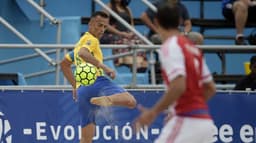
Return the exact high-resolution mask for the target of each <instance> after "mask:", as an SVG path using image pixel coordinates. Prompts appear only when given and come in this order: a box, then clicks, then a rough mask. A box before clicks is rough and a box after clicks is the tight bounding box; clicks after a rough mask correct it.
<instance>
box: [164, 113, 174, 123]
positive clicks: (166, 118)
mask: <svg viewBox="0 0 256 143" xmlns="http://www.w3.org/2000/svg"><path fill="white" fill-rule="evenodd" d="M172 117H173V114H172V113H167V115H166V117H165V118H164V124H166V123H167V122H168V121H169V120H171V119H172Z"/></svg>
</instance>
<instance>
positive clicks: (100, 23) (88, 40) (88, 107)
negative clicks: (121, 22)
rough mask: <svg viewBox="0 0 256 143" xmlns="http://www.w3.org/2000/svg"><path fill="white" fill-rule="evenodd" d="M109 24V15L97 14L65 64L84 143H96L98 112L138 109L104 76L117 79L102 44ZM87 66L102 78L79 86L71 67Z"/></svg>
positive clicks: (66, 58)
mask: <svg viewBox="0 0 256 143" xmlns="http://www.w3.org/2000/svg"><path fill="white" fill-rule="evenodd" d="M108 22H109V16H108V15H107V14H106V13H104V12H101V11H97V12H95V13H94V14H93V15H92V16H91V19H90V21H89V23H88V28H89V29H88V32H86V33H85V34H84V35H83V36H82V37H81V39H80V40H79V42H78V43H77V44H76V46H75V48H74V50H73V51H72V52H70V53H68V54H67V55H66V56H65V57H64V59H63V60H62V61H61V68H62V71H63V73H64V76H65V77H66V78H67V80H68V81H69V82H70V84H71V85H72V87H73V98H74V99H75V100H77V102H78V105H79V113H80V114H81V123H80V124H81V126H82V137H81V140H80V143H91V142H92V138H93V136H94V132H95V112H96V111H97V110H98V109H99V107H100V106H125V107H128V108H134V107H135V106H136V100H135V98H134V97H133V96H132V95H131V94H130V93H128V92H127V91H126V90H125V89H124V88H122V87H120V86H118V85H116V84H115V83H113V82H112V81H111V80H110V79H108V78H107V77H105V76H104V73H105V74H106V75H108V76H109V77H110V78H112V79H114V78H115V76H116V73H115V71H114V70H113V69H111V68H109V67H108V66H106V65H104V64H103V55H102V52H101V49H100V43H99V39H100V38H101V36H102V35H103V33H104V31H105V30H106V28H107V26H108ZM83 62H88V63H91V64H93V65H94V66H96V67H97V68H98V77H97V79H96V81H95V82H94V83H93V84H92V85H89V86H83V85H80V84H79V83H77V82H76V81H75V79H74V76H73V73H72V69H71V65H72V64H75V65H78V64H80V63H83ZM98 105H99V106H98Z"/></svg>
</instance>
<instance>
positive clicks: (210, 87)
mask: <svg viewBox="0 0 256 143" xmlns="http://www.w3.org/2000/svg"><path fill="white" fill-rule="evenodd" d="M203 90H204V97H205V99H206V101H208V100H209V99H210V98H211V97H212V96H213V95H214V94H215V93H216V87H215V83H214V82H213V81H210V82H207V83H204V84H203Z"/></svg>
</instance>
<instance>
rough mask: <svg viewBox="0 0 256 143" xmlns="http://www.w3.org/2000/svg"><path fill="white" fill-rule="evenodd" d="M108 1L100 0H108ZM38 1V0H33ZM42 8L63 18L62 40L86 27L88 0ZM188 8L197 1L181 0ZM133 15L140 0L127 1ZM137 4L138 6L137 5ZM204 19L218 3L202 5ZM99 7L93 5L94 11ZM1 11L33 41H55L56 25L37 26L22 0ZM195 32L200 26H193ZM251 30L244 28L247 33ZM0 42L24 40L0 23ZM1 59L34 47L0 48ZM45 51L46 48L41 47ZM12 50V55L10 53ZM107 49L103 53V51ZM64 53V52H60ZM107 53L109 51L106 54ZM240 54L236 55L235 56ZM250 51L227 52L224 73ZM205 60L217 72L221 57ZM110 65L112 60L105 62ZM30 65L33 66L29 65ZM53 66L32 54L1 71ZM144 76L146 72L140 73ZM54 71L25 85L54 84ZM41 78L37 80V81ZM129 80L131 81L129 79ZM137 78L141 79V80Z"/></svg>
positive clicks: (3, 4) (216, 12)
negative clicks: (84, 23) (82, 22)
mask: <svg viewBox="0 0 256 143" xmlns="http://www.w3.org/2000/svg"><path fill="white" fill-rule="evenodd" d="M108 1H109V0H103V2H105V3H107V2H108ZM36 2H39V0H36ZM45 3H46V6H45V9H46V10H47V11H48V12H49V13H50V14H51V15H52V16H54V17H56V18H57V19H59V20H61V21H62V35H61V43H64V44H65V43H68V44H75V43H76V41H77V40H78V39H79V37H80V34H81V32H83V31H86V28H87V27H86V26H84V25H81V24H80V17H81V16H87V17H89V16H90V15H91V11H92V8H91V5H92V1H91V0H76V1H75V2H74V1H65V2H63V0H54V1H53V0H45ZM184 3H185V4H186V6H187V7H188V9H189V12H190V15H191V17H199V14H200V13H199V3H198V2H196V1H184ZM130 7H131V9H132V12H133V15H134V17H137V18H138V17H140V14H141V13H142V12H143V11H144V10H145V9H146V6H145V5H144V4H143V2H142V1H139V0H132V1H131V3H130ZM138 7H140V8H138ZM205 7H206V8H205V17H206V18H223V17H222V15H221V7H220V2H207V4H206V5H205ZM101 9H102V8H101V7H100V6H99V5H98V4H96V10H101ZM0 14H1V16H2V17H3V18H5V20H7V22H9V23H10V24H11V25H13V26H14V27H15V28H16V29H17V30H18V31H20V32H21V33H22V34H23V35H24V36H26V37H27V38H28V39H29V40H30V41H31V42H33V43H56V32H57V26H56V25H53V24H51V23H50V22H49V21H48V20H47V19H46V20H45V21H44V27H40V26H39V23H40V21H39V18H40V15H39V13H38V12H37V11H36V10H35V9H34V8H33V7H32V6H31V5H30V4H28V2H27V1H24V0H1V1H0ZM136 29H138V30H139V31H140V32H141V33H142V34H146V33H147V32H148V29H147V27H146V26H143V25H142V26H136ZM193 30H194V31H198V30H199V28H197V27H193ZM249 32H250V29H248V30H246V34H248V33H249ZM205 33H206V34H211V35H212V34H218V35H219V34H225V35H235V30H234V29H229V30H226V29H224V30H218V29H214V30H206V32H205ZM0 43H24V41H22V40H20V39H19V38H18V37H17V36H16V35H14V34H13V33H12V32H10V31H9V30H8V29H7V28H6V27H4V26H3V25H2V24H0ZM233 43H234V41H233V40H225V41H224V40H205V44H216V45H222V44H233ZM0 50H1V52H0V57H1V58H0V61H2V60H6V59H9V58H14V57H17V56H23V55H28V54H33V53H35V51H34V50H33V49H22V50H20V49H0ZM44 50H46V49H44ZM10 53H11V54H10ZM107 53H109V52H106V54H107ZM62 55H63V54H62ZM108 55H109V54H108ZM49 56H50V57H52V58H53V59H55V54H49ZM238 57H239V58H238ZM249 58H250V55H249V54H236V55H234V54H227V72H228V73H229V74H243V73H244V67H243V62H244V61H249ZM206 60H207V63H208V64H209V67H210V69H211V71H212V72H216V73H220V72H221V65H220V59H219V57H218V56H217V55H216V54H206ZM108 63H110V64H111V62H108ZM30 65H33V67H32V68H31V67H30ZM24 67H25V68H24ZM52 68H54V67H53V66H51V65H49V63H47V62H46V61H45V60H44V59H43V58H42V57H35V58H33V59H30V60H23V61H19V62H17V63H16V64H11V63H7V64H1V66H0V72H21V73H23V74H25V75H26V74H30V73H32V72H39V71H41V70H48V69H52ZM141 77H142V79H143V77H147V75H144V76H143V75H142V76H141ZM52 79H55V75H54V73H51V74H49V75H48V74H46V75H43V76H40V77H38V78H36V77H33V78H29V79H27V80H28V84H55V81H53V80H52ZM128 79H131V75H130V74H129V75H128V77H127V78H124V79H123V78H119V79H117V80H116V82H118V83H122V84H124V82H125V81H126V80H128ZM39 81H40V82H39ZM129 81H130V80H129ZM138 81H141V80H140V79H139V80H138Z"/></svg>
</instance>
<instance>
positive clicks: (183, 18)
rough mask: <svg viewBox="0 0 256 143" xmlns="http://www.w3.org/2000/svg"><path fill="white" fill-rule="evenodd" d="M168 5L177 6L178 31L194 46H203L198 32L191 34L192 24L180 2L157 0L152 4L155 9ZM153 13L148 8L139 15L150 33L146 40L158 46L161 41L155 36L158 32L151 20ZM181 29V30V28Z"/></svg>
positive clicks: (177, 0) (178, 0) (176, 0)
mask: <svg viewBox="0 0 256 143" xmlns="http://www.w3.org/2000/svg"><path fill="white" fill-rule="evenodd" d="M165 2H167V3H170V4H177V6H178V8H179V11H180V31H181V32H182V33H183V34H184V35H185V36H187V37H188V38H189V39H190V40H191V41H192V42H194V44H197V45H201V44H203V40H204V38H203V36H202V34H200V33H198V32H191V28H192V23H191V20H190V16H189V13H188V10H187V8H186V6H185V5H184V4H183V3H181V2H180V0H157V1H154V2H153V3H152V4H153V5H154V6H155V7H157V6H159V5H161V4H162V3H165ZM155 14H156V13H155V12H154V11H153V10H151V9H150V8H147V10H146V11H145V12H143V13H142V14H141V20H142V21H143V22H144V23H145V24H146V25H147V26H148V27H149V29H150V31H149V34H148V38H149V39H150V40H151V41H152V42H153V43H155V44H160V43H161V39H160V37H159V35H158V34H157V33H158V31H157V29H156V26H155V25H154V24H153V19H154V16H155ZM181 27H183V28H181Z"/></svg>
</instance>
